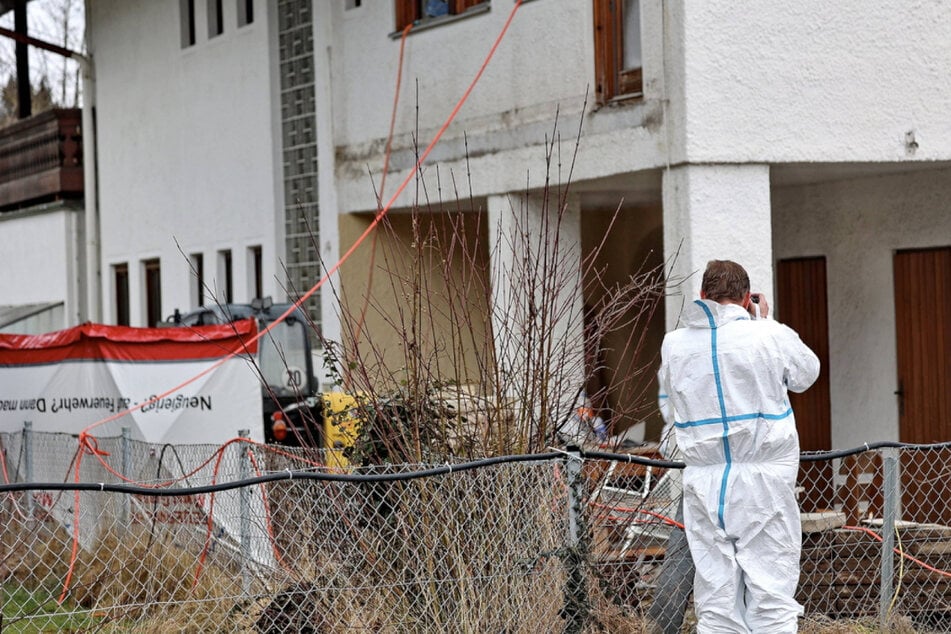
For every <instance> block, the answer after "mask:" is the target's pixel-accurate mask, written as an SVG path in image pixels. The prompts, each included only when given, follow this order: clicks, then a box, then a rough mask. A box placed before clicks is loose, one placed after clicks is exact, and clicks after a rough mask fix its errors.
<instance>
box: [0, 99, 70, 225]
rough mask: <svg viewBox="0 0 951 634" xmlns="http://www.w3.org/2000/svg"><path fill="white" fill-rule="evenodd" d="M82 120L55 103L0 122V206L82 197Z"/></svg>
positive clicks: (26, 204)
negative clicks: (10, 121)
mask: <svg viewBox="0 0 951 634" xmlns="http://www.w3.org/2000/svg"><path fill="white" fill-rule="evenodd" d="M81 123H82V111H81V110H79V109H75V108H74V109H54V110H48V111H46V112H42V113H40V114H37V115H35V116H32V117H30V118H29V119H24V120H22V121H18V122H16V123H14V124H12V125H9V126H7V127H5V128H0V212H2V211H10V210H13V209H19V208H22V207H28V206H32V205H37V204H42V203H48V202H52V201H56V200H63V199H66V198H82V197H83V146H82V125H81Z"/></svg>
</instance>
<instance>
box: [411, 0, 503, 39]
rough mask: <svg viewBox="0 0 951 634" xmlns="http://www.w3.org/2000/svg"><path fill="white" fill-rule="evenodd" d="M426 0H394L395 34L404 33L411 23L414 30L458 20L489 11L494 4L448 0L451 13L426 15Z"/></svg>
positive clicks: (481, 1)
mask: <svg viewBox="0 0 951 634" xmlns="http://www.w3.org/2000/svg"><path fill="white" fill-rule="evenodd" d="M424 2H426V0H394V1H393V13H394V18H395V22H396V30H395V31H394V34H396V35H398V34H400V33H402V31H403V29H405V28H406V27H407V26H409V25H410V24H412V25H413V30H414V31H415V30H417V29H419V28H420V27H421V26H427V27H428V26H435V25H437V24H444V23H446V22H452V21H455V20H458V19H459V18H461V17H464V16H465V17H468V16H469V15H475V14H477V13H483V12H485V11H488V10H489V9H490V8H491V6H492V0H447V3H448V5H449V13H448V14H446V15H440V16H435V17H427V16H425V15H424V11H423V3H424Z"/></svg>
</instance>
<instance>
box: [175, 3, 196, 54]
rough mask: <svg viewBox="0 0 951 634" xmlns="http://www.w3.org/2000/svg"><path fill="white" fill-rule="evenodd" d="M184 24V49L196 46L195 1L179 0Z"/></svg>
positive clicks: (179, 8)
mask: <svg viewBox="0 0 951 634" xmlns="http://www.w3.org/2000/svg"><path fill="white" fill-rule="evenodd" d="M178 10H179V13H180V17H181V23H182V48H187V47H189V46H194V44H195V0H178Z"/></svg>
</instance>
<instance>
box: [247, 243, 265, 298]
mask: <svg viewBox="0 0 951 634" xmlns="http://www.w3.org/2000/svg"><path fill="white" fill-rule="evenodd" d="M248 260H249V261H250V262H251V266H250V267H249V269H248V277H249V278H250V279H249V280H248V281H249V286H250V287H251V298H252V299H254V298H257V297H263V296H264V274H263V273H262V271H261V262H262V261H261V247H259V246H255V247H251V248H249V249H248Z"/></svg>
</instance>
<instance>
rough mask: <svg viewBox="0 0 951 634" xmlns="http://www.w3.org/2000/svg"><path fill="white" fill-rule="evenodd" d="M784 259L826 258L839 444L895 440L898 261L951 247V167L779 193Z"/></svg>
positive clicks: (777, 239) (777, 231) (776, 209)
mask: <svg viewBox="0 0 951 634" xmlns="http://www.w3.org/2000/svg"><path fill="white" fill-rule="evenodd" d="M772 199H773V254H774V256H775V257H776V258H777V259H783V258H791V257H804V256H819V255H824V256H825V257H826V266H827V281H828V287H829V298H828V302H829V365H830V367H829V379H830V393H831V401H832V446H833V447H834V448H844V447H853V446H857V445H860V444H862V443H864V442H866V441H869V442H871V441H877V440H897V439H898V405H897V400H896V397H895V394H894V392H895V390H896V388H897V357H896V341H895V309H894V281H893V276H892V260H893V256H894V252H895V250H897V249H918V248H928V247H937V246H951V170H947V169H943V170H923V171H919V172H914V173H909V174H898V175H890V176H878V177H867V178H857V179H852V180H842V181H836V182H831V183H824V184H817V185H811V186H804V187H782V188H778V189H776V190H774V191H773V194H772Z"/></svg>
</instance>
